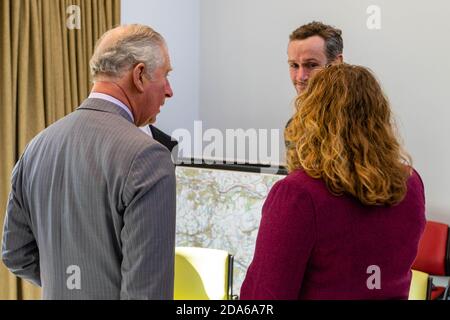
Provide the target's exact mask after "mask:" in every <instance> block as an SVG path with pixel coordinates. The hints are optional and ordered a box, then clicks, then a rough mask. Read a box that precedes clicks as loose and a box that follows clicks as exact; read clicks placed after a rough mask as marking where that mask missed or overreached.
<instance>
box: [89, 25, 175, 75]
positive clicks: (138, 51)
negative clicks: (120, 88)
mask: <svg viewBox="0 0 450 320" xmlns="http://www.w3.org/2000/svg"><path fill="white" fill-rule="evenodd" d="M119 28H120V29H122V30H123V33H122V34H121V35H119V36H118V37H117V40H116V41H111V40H110V39H109V38H111V34H112V33H114V32H117V31H118V29H119ZM163 48H166V43H165V41H164V38H163V37H162V36H161V35H160V34H159V33H158V32H156V31H155V30H153V29H152V28H150V27H148V26H145V25H139V24H132V25H126V26H120V27H118V28H115V29H112V30H109V31H107V32H106V33H105V34H103V36H102V37H101V38H100V39H99V40H98V41H97V44H96V46H95V49H94V54H93V55H92V58H91V60H90V62H89V66H90V69H91V75H92V78H93V80H95V79H96V78H97V77H98V76H107V77H112V78H120V77H121V76H122V75H123V73H124V72H125V71H128V70H130V69H131V68H133V67H134V66H135V65H136V64H138V63H141V62H142V63H144V64H145V68H146V73H147V75H148V76H149V77H150V78H151V77H152V73H153V71H154V70H155V69H157V68H159V67H161V66H162V65H163V63H164V62H165V55H164V50H163Z"/></svg>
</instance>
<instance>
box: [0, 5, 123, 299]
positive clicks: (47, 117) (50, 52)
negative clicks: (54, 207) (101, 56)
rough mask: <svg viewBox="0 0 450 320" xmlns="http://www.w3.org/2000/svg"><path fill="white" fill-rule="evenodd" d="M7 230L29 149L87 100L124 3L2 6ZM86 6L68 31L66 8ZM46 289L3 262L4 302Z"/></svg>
mask: <svg viewBox="0 0 450 320" xmlns="http://www.w3.org/2000/svg"><path fill="white" fill-rule="evenodd" d="M0 3H1V4H0V63H1V68H0V149H1V151H0V154H1V161H0V227H1V231H0V232H1V233H3V221H4V216H5V211H6V203H7V199H8V194H9V191H10V188H11V185H10V179H11V172H12V169H13V166H14V164H15V162H16V161H17V160H18V159H19V157H20V155H21V154H22V152H23V150H24V148H25V146H26V144H27V143H28V142H29V141H30V140H31V139H32V138H33V137H34V136H35V135H36V134H37V133H39V132H40V131H41V130H43V129H44V128H45V127H47V126H49V125H50V124H52V123H53V122H55V121H56V120H58V119H60V118H62V117H63V116H65V115H67V114H68V113H70V112H72V111H73V110H74V109H75V108H77V107H78V105H79V104H80V103H81V102H82V101H83V100H84V99H85V98H86V97H87V96H88V94H89V91H90V88H91V82H90V77H89V65H88V64H89V59H90V57H91V55H92V53H93V49H94V45H95V42H96V41H97V39H98V38H99V37H100V36H101V35H102V34H103V33H104V32H105V31H106V30H108V29H111V28H112V27H114V26H117V25H119V23H120V0H2V1H0ZM71 5H76V6H78V7H79V8H80V18H81V28H80V29H69V28H68V27H67V24H66V22H67V20H68V18H69V16H70V13H67V8H68V7H69V6H71ZM40 297H41V293H40V289H39V288H37V287H34V286H32V285H30V284H28V283H26V282H25V281H22V280H20V279H18V278H16V277H15V276H13V275H12V274H11V273H10V272H9V271H8V270H7V269H6V268H5V267H4V265H3V264H2V263H0V299H40Z"/></svg>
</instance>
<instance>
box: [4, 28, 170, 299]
mask: <svg viewBox="0 0 450 320" xmlns="http://www.w3.org/2000/svg"><path fill="white" fill-rule="evenodd" d="M90 67H91V72H92V76H93V79H94V86H93V89H92V92H91V94H90V96H89V98H88V99H86V100H85V101H84V102H83V103H82V104H81V105H80V106H79V107H78V108H77V109H76V110H75V111H74V112H72V113H71V114H69V115H67V116H66V117H64V118H62V119H61V120H59V121H57V122H55V123H54V124H52V125H51V126H49V127H48V128H46V129H45V130H44V131H42V132H41V133H40V134H39V135H37V136H36V137H35V138H34V139H33V140H32V141H31V142H30V143H29V144H28V146H27V148H26V150H25V151H24V153H23V155H22V156H21V158H20V160H19V161H18V162H17V164H16V166H15V167H14V170H13V174H12V188H11V193H10V196H9V201H8V205H7V215H6V218H5V223H4V232H3V242H2V259H3V262H4V264H5V265H6V266H7V267H8V268H9V270H11V272H13V273H14V274H16V275H17V276H19V277H22V278H24V279H26V280H28V281H30V282H32V283H34V284H36V285H38V286H42V288H43V298H44V299H172V298H173V283H174V248H175V207H176V206H175V173H174V166H173V164H172V161H171V158H170V152H169V151H168V150H167V148H165V147H164V146H162V145H161V144H160V143H158V142H156V141H155V140H153V139H151V138H149V136H148V135H146V134H145V133H144V132H143V131H142V130H140V129H139V128H138V127H139V126H144V125H147V124H149V123H152V122H153V121H154V119H155V118H156V116H157V114H158V113H159V111H160V107H161V106H162V105H163V104H164V100H165V98H168V97H171V96H172V89H171V87H170V84H169V82H168V80H167V75H168V72H169V71H170V70H171V66H170V60H169V55H168V49H167V46H166V43H165V41H164V39H163V37H162V36H161V35H160V34H159V33H157V32H156V31H154V30H153V29H151V28H150V27H147V26H143V25H128V26H120V27H117V28H115V29H112V30H110V31H108V32H106V33H105V34H104V35H103V36H102V38H101V39H100V40H99V41H98V42H97V45H96V48H95V52H94V54H93V56H92V59H91V62H90Z"/></svg>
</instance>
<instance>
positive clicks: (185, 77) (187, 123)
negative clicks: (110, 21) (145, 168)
mask: <svg viewBox="0 0 450 320" xmlns="http://www.w3.org/2000/svg"><path fill="white" fill-rule="evenodd" d="M121 11H122V13H121V23H122V24H129V23H142V24H147V25H149V26H151V27H152V28H154V29H155V30H156V31H158V32H159V33H161V34H162V36H163V37H164V38H165V39H166V42H167V45H168V47H169V55H170V57H171V63H172V67H173V71H172V72H171V73H170V76H169V81H170V83H171V86H172V89H173V92H174V96H173V97H172V98H171V99H168V100H166V103H165V104H164V106H163V107H162V108H161V113H160V114H159V116H158V119H157V122H156V126H157V127H159V128H161V129H162V130H164V131H166V132H168V133H171V132H173V131H174V130H175V129H178V128H186V129H187V130H189V131H191V132H192V130H193V123H194V120H198V119H199V101H198V100H199V68H198V66H199V52H198V50H199V1H198V0H122V3H121Z"/></svg>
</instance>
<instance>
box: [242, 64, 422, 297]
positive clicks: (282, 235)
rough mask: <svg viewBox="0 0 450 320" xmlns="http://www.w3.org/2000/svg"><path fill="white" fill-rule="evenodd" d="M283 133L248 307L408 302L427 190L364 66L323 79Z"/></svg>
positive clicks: (340, 68) (324, 74)
mask: <svg viewBox="0 0 450 320" xmlns="http://www.w3.org/2000/svg"><path fill="white" fill-rule="evenodd" d="M296 108H297V112H296V114H295V115H294V117H293V119H292V121H291V122H290V123H289V125H288V127H287V128H286V131H285V138H286V143H287V165H288V170H289V175H288V176H287V177H286V178H285V179H283V180H281V181H279V182H278V183H276V184H275V185H274V187H273V188H272V190H271V191H270V193H269V195H268V197H267V199H266V202H265V203H264V207H263V212H262V219H261V224H260V228H259V231H258V237H257V240H256V248H255V254H254V257H253V261H252V263H251V265H250V266H249V269H248V270H247V275H246V278H245V280H244V283H243V284H242V288H241V299H290V300H291V299H407V297H408V292H409V286H410V281H411V266H412V263H413V261H414V258H415V256H416V254H417V247H418V242H419V238H420V236H421V234H422V232H423V230H424V227H425V196H424V187H423V183H422V180H421V178H420V176H419V174H418V173H417V172H416V171H415V170H414V169H413V168H412V166H411V160H410V157H409V155H408V154H407V153H406V152H405V151H403V149H402V147H401V145H400V143H399V141H398V139H397V137H396V134H395V130H394V126H393V124H392V114H391V110H390V107H389V103H388V101H387V98H386V97H385V95H384V94H383V91H382V89H381V87H380V85H379V84H378V82H377V80H376V79H375V77H374V76H373V75H372V73H371V72H370V71H369V70H368V69H366V68H364V67H361V66H354V65H348V64H340V65H333V66H329V67H327V68H324V69H322V70H320V71H318V72H317V74H316V75H314V77H313V78H312V79H311V80H310V82H309V84H308V87H307V88H306V90H305V91H304V92H303V93H302V94H301V95H300V96H299V97H298V98H297V100H296Z"/></svg>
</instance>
